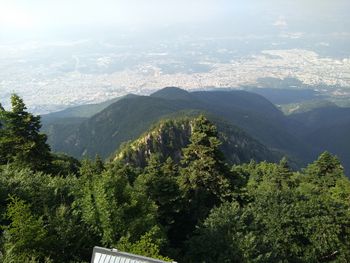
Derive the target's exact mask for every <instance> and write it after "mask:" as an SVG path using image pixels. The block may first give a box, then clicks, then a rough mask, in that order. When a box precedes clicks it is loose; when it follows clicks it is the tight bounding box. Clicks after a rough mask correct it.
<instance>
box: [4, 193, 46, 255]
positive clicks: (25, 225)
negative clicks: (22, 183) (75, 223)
mask: <svg viewBox="0 0 350 263" xmlns="http://www.w3.org/2000/svg"><path fill="white" fill-rule="evenodd" d="M7 217H8V219H9V220H10V221H11V223H10V225H9V226H8V227H6V228H5V234H4V239H5V243H4V258H3V262H30V261H33V262H37V261H39V260H41V261H42V260H44V259H45V258H46V257H47V253H46V251H45V241H46V238H47V231H46V229H45V226H44V222H43V219H42V217H35V216H34V215H33V214H32V212H31V211H30V207H29V205H28V204H26V203H25V202H24V201H22V200H20V199H18V198H11V202H10V204H9V205H8V208H7Z"/></svg>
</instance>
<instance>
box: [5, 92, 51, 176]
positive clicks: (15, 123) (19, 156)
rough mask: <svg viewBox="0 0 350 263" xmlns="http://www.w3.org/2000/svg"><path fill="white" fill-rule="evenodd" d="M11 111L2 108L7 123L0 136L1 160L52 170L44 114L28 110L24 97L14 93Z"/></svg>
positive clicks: (36, 168)
mask: <svg viewBox="0 0 350 263" xmlns="http://www.w3.org/2000/svg"><path fill="white" fill-rule="evenodd" d="M11 105H12V109H11V111H5V110H1V111H0V122H1V123H2V124H3V128H2V132H1V135H2V136H1V137H0V156H1V160H0V161H1V164H6V163H16V164H17V165H19V166H20V167H22V166H25V167H30V168H31V169H33V170H43V171H45V170H48V168H49V165H50V162H51V154H50V147H49V145H48V144H47V143H46V140H47V137H46V135H44V134H41V133H40V128H41V124H40V117H39V116H34V115H32V114H31V113H29V112H27V111H26V106H25V104H24V102H23V100H22V99H21V98H20V97H19V96H17V95H15V94H14V95H12V97H11Z"/></svg>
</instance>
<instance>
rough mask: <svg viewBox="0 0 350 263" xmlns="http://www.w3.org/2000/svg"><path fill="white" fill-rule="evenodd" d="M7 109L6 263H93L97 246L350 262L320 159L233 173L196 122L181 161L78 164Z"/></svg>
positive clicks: (29, 119)
mask: <svg viewBox="0 0 350 263" xmlns="http://www.w3.org/2000/svg"><path fill="white" fill-rule="evenodd" d="M11 103H12V108H11V109H9V110H5V109H3V108H2V107H1V106H0V125H1V126H0V215H1V217H0V224H1V226H2V227H1V239H0V247H1V256H0V260H1V262H89V260H90V257H91V253H92V248H93V247H94V246H97V245H99V246H104V247H114V248H117V249H119V250H122V251H127V252H131V253H135V254H141V255H145V256H150V257H154V258H159V259H163V260H169V261H172V260H176V261H177V262H189V263H190V262H193V263H198V262H206V263H217V262H349V261H350V249H349V248H350V181H349V179H348V178H347V177H346V176H345V175H344V170H343V167H342V165H341V163H340V161H339V160H338V159H337V157H335V156H333V155H331V154H329V153H327V152H325V153H323V154H321V155H320V156H319V158H318V159H317V160H315V161H314V162H313V163H311V164H309V165H308V166H307V167H306V168H304V169H301V170H299V171H294V170H293V169H292V168H291V167H290V165H289V164H288V160H287V159H286V158H282V159H281V160H280V161H278V162H275V163H269V162H266V161H261V162H257V161H254V160H251V161H250V162H246V163H243V162H242V163H240V164H237V163H236V164H235V163H234V164H231V163H230V162H228V161H227V160H226V159H225V156H226V155H224V154H223V152H222V144H223V143H224V142H222V136H220V134H219V132H218V129H217V127H216V126H215V125H214V124H213V123H212V122H211V121H210V120H208V118H207V117H206V116H204V115H198V116H195V117H193V118H192V119H191V120H189V121H188V122H187V125H188V126H189V129H190V131H191V132H188V138H187V140H188V141H187V142H186V143H183V144H181V150H180V151H179V154H178V155H176V156H171V154H167V153H166V152H164V151H159V149H163V148H162V147H161V146H160V145H159V143H158V144H157V143H155V146H156V147H153V151H151V152H147V155H142V156H143V162H142V165H138V162H137V161H135V158H136V157H133V158H131V159H132V160H133V161H130V156H134V155H135V154H134V155H132V154H133V153H135V152H138V151H137V149H136V150H135V147H136V148H137V145H138V144H137V143H134V144H130V145H131V146H132V147H133V148H132V147H131V146H130V145H129V148H128V151H127V152H126V153H127V154H126V153H125V154H124V155H125V156H129V157H128V158H114V159H113V160H109V161H104V160H102V159H101V158H100V157H99V156H96V158H94V159H93V160H91V159H83V160H76V159H75V158H73V157H70V156H68V155H65V154H57V153H53V152H51V151H50V147H49V145H48V144H47V137H46V135H44V134H42V133H40V128H41V122H40V117H38V116H34V115H33V114H31V113H29V112H28V111H27V109H26V106H25V104H24V102H23V100H22V99H21V98H20V97H18V96H16V95H13V96H12V99H11ZM166 123H167V125H169V122H166ZM175 128H176V127H175ZM167 130H168V131H174V129H170V128H169V127H168V129H167ZM167 136H170V137H171V136H176V133H171V132H169V133H168V134H167ZM156 137H157V136H155V138H156ZM184 140H185V139H184ZM170 141H172V140H170ZM175 141H176V140H175ZM158 142H159V141H158ZM126 149H127V146H124V148H123V149H122V150H121V151H126ZM130 149H131V150H130ZM242 149H243V148H242ZM244 149H245V150H246V151H251V150H254V149H251V148H244ZM132 150H133V151H132ZM225 151H227V148H225ZM231 151H232V152H235V151H236V149H235V147H232V149H231ZM246 156H253V155H249V153H247V155H246ZM175 157H176V158H175ZM174 159H176V160H174ZM229 163H230V164H229Z"/></svg>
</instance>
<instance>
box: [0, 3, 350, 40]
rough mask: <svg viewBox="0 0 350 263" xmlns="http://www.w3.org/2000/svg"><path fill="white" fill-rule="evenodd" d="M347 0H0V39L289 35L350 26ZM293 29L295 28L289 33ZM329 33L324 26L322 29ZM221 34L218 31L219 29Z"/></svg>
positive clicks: (349, 7) (341, 28)
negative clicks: (171, 31) (168, 31)
mask: <svg viewBox="0 0 350 263" xmlns="http://www.w3.org/2000/svg"><path fill="white" fill-rule="evenodd" d="M349 2H350V1H348V0H317V1H316V0H0V40H1V38H3V39H4V38H7V37H10V36H15V35H17V36H21V35H32V36H33V37H35V36H36V35H40V34H45V33H53V32H55V31H59V30H70V29H76V28H78V29H79V28H83V29H84V28H89V27H105V26H111V27H119V28H126V29H134V30H140V31H142V30H145V29H148V28H155V27H164V26H167V25H190V24H196V25H201V24H202V25H208V24H209V25H210V24H215V25H216V24H217V25H220V27H225V24H224V21H227V24H226V25H227V27H237V28H238V27H240V28H247V30H249V29H250V28H254V27H257V31H259V30H260V29H259V26H261V25H262V24H263V25H266V26H267V27H268V26H270V27H271V28H278V29H281V30H282V29H286V28H288V27H290V28H291V29H293V30H299V31H300V30H301V29H303V27H305V29H308V27H309V28H311V29H314V30H315V31H317V30H320V27H324V26H323V25H324V23H325V21H327V23H328V24H329V25H330V26H329V28H330V29H331V30H333V31H344V30H347V29H348V28H349V26H350V23H349V18H348V17H349V16H348V12H347V10H350V4H349ZM293 27H295V28H293ZM326 28H327V26H326ZM220 29H222V28H220Z"/></svg>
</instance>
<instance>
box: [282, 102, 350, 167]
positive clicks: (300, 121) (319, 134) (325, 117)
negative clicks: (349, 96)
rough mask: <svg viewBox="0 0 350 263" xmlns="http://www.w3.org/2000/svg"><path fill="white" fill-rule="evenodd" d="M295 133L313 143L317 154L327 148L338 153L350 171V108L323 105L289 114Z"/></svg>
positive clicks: (305, 140)
mask: <svg viewBox="0 0 350 263" xmlns="http://www.w3.org/2000/svg"><path fill="white" fill-rule="evenodd" d="M288 119H289V121H290V123H294V126H293V128H291V129H293V130H294V133H295V134H296V135H297V136H298V137H299V138H300V139H301V140H302V141H303V142H305V143H306V142H307V143H309V144H311V145H313V147H314V149H315V151H316V154H317V153H321V152H323V151H325V150H327V151H329V152H331V153H333V154H336V155H338V157H339V158H340V159H341V161H342V163H343V165H344V166H345V168H346V171H347V173H348V174H349V171H350V136H349V134H350V108H341V107H337V106H334V105H333V106H329V107H321V108H316V109H313V110H311V111H307V112H302V113H296V114H292V115H290V116H288Z"/></svg>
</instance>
